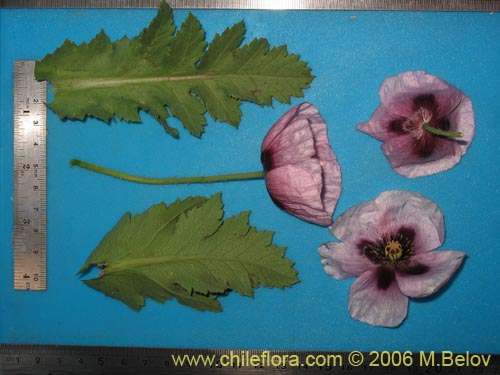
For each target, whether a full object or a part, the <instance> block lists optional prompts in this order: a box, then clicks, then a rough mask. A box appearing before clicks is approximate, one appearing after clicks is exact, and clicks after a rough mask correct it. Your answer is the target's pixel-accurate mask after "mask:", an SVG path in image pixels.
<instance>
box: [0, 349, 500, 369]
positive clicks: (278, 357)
mask: <svg viewBox="0 0 500 375" xmlns="http://www.w3.org/2000/svg"><path fill="white" fill-rule="evenodd" d="M352 353H353V352H350V353H349V352H323V351H311V352H305V351H284V350H269V351H267V350H265V351H262V350H239V349H179V348H144V347H116V346H115V347H111V346H71V345H0V373H1V374H2V375H10V374H23V375H71V374H74V375H76V374H78V375H91V374H92V375H96V374H97V375H126V374H134V375H139V374H140V375H148V374H166V375H174V374H180V375H182V374H189V375H193V374H199V375H203V374H212V375H213V374H221V375H224V374H235V373H237V374H275V373H276V374H282V375H292V374H306V375H307V374H332V375H388V374H406V375H420V374H436V375H438V374H439V375H444V374H463V375H468V374H482V375H496V374H499V373H500V355H499V354H492V355H489V354H488V355H485V354H483V355H482V356H483V358H487V361H486V362H485V361H483V362H482V363H479V358H480V357H481V355H479V354H469V353H462V354H458V353H454V354H453V355H454V358H462V359H463V360H462V359H461V360H460V361H459V362H456V363H454V362H453V363H452V362H451V359H449V357H448V355H443V353H439V352H435V353H434V352H413V353H410V352H404V353H405V354H404V355H405V357H404V358H405V360H404V361H402V360H401V358H402V355H403V352H399V351H394V352H379V353H378V356H377V355H376V353H375V352H363V353H361V352H355V353H357V354H358V356H361V358H362V359H361V361H360V362H356V364H355V365H352V364H351V363H350V360H349V357H350V354H352ZM384 354H386V355H384ZM395 354H396V355H395ZM407 354H408V355H409V356H406V355H407ZM294 356H295V357H296V358H298V363H296V364H293V360H290V359H291V358H293V357H294ZM251 357H252V358H254V359H255V360H259V361H258V363H257V362H256V363H254V364H251V363H250V361H249V358H251ZM308 357H313V358H317V359H318V361H319V362H318V365H316V366H312V365H309V366H308V365H307V358H308ZM186 358H190V359H191V363H189V362H188V361H187V360H186ZM202 358H204V359H205V362H204V361H203V360H202ZM328 358H334V360H333V361H330V360H328ZM353 358H354V357H353ZM356 358H359V357H356ZM384 358H385V359H384ZM466 358H468V359H466ZM471 358H472V359H471ZM193 359H197V361H193ZM207 359H212V361H210V362H207ZM223 359H224V360H223ZM320 360H321V361H320ZM180 362H182V365H181V363H180ZM319 363H320V364H319Z"/></svg>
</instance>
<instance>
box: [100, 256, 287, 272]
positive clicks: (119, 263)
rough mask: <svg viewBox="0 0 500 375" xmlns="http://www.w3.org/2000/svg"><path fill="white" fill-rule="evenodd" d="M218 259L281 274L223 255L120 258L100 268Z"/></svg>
mask: <svg viewBox="0 0 500 375" xmlns="http://www.w3.org/2000/svg"><path fill="white" fill-rule="evenodd" d="M208 260H210V261H214V260H217V261H220V262H224V263H228V262H236V263H241V264H251V265H253V266H258V267H260V268H262V269H267V270H270V271H272V272H273V273H279V274H280V275H282V273H280V272H277V271H276V270H275V269H274V268H272V267H268V266H266V265H265V264H261V263H255V262H252V261H245V260H243V259H239V258H225V257H223V256H213V257H207V256H204V257H200V256H189V257H186V256H185V257H173V256H159V257H148V258H138V259H131V260H121V261H117V262H114V263H112V264H109V265H107V266H106V267H105V268H104V269H103V270H102V275H103V276H104V275H105V274H111V273H117V272H122V271H125V270H127V269H130V268H136V267H145V266H151V265H156V264H162V263H177V262H193V261H197V262H199V261H208Z"/></svg>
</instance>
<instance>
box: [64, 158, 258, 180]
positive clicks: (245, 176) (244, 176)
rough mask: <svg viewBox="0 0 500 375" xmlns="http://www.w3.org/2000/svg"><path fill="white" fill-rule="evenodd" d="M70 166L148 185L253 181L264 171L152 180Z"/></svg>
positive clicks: (76, 162)
mask: <svg viewBox="0 0 500 375" xmlns="http://www.w3.org/2000/svg"><path fill="white" fill-rule="evenodd" d="M70 164H71V165H72V166H77V167H80V168H84V169H88V170H90V171H93V172H97V173H101V174H105V175H108V176H111V177H115V178H119V179H121V180H126V181H131V182H137V183H140V184H149V185H178V184H203V183H211V182H223V181H237V180H255V179H260V178H264V171H258V172H246V173H230V174H220V175H215V176H195V177H166V178H152V177H141V176H134V175H131V174H128V173H123V172H118V171H115V170H113V169H109V168H104V167H101V166H99V165H96V164H91V163H87V162H85V161H82V160H77V159H72V160H71V161H70Z"/></svg>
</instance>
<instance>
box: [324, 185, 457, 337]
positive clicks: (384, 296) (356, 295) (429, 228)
mask: <svg viewBox="0 0 500 375" xmlns="http://www.w3.org/2000/svg"><path fill="white" fill-rule="evenodd" d="M330 230H331V232H332V234H333V235H334V236H335V237H336V238H338V239H339V240H341V241H342V242H329V243H326V244H324V245H322V246H320V248H319V253H320V255H321V258H322V259H321V263H322V264H323V267H324V270H325V272H326V273H328V274H329V275H331V276H333V277H334V278H336V279H344V278H348V277H358V278H357V279H356V281H355V282H354V283H353V284H352V286H351V289H350V291H349V302H348V307H349V313H350V314H351V316H352V317H353V318H355V319H358V320H361V321H363V322H366V323H369V324H372V325H375V326H386V327H396V326H398V325H399V324H401V322H402V321H403V320H404V319H405V318H406V315H407V309H408V297H417V298H418V297H426V296H428V295H430V294H433V293H434V292H436V291H437V290H438V289H439V288H441V287H442V286H443V285H444V284H445V283H446V282H447V281H448V280H449V279H450V278H451V277H452V275H453V274H454V273H455V271H456V270H457V269H458V267H459V266H460V265H461V263H462V260H463V259H464V257H465V256H466V254H465V253H463V252H459V251H432V250H434V249H436V248H437V247H439V246H440V245H441V244H442V242H443V240H444V219H443V214H442V213H441V210H440V209H439V208H438V207H437V206H436V204H434V203H433V202H432V201H430V200H428V199H427V198H425V197H423V196H422V195H420V194H417V193H414V192H409V191H386V192H384V193H382V194H380V195H379V196H378V197H377V198H376V199H375V200H371V201H368V202H364V203H361V204H358V205H356V206H354V207H351V208H350V209H348V210H347V211H346V212H345V213H343V214H342V215H341V216H340V217H339V218H338V219H336V220H335V222H334V224H333V225H332V226H331V228H330Z"/></svg>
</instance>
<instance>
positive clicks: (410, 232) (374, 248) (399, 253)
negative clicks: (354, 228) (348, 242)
mask: <svg viewBox="0 0 500 375" xmlns="http://www.w3.org/2000/svg"><path fill="white" fill-rule="evenodd" d="M414 241H415V230H414V229H413V228H410V227H401V228H399V230H397V231H396V232H395V233H392V234H384V235H382V236H381V238H379V239H378V240H376V241H369V240H361V241H360V242H359V244H358V249H359V250H360V251H361V253H362V254H363V255H364V256H366V257H367V258H368V259H370V261H371V262H372V263H374V264H376V265H377V266H378V267H377V286H378V288H379V289H383V290H386V289H387V288H389V286H390V285H391V284H392V282H393V281H394V280H395V277H396V275H395V271H396V270H397V271H398V272H401V273H404V274H408V275H421V274H423V273H425V272H427V271H428V270H429V267H428V266H426V265H424V264H420V263H418V262H414V261H413V260H412V259H411V258H412V257H413V256H414V255H415V249H414V246H415V244H414Z"/></svg>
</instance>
